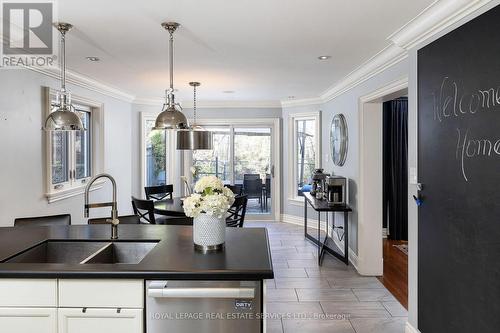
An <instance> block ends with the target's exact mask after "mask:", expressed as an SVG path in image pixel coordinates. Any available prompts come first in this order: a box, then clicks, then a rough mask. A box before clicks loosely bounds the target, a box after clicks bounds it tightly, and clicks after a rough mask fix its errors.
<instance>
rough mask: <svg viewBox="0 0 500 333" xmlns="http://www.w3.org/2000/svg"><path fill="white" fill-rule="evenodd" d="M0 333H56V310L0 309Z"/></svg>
mask: <svg viewBox="0 0 500 333" xmlns="http://www.w3.org/2000/svg"><path fill="white" fill-rule="evenodd" d="M0 332H2V333H34V332H36V333H57V309H56V308H0Z"/></svg>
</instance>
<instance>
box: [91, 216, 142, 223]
mask: <svg viewBox="0 0 500 333" xmlns="http://www.w3.org/2000/svg"><path fill="white" fill-rule="evenodd" d="M118 220H120V224H141V219H140V218H139V216H137V215H124V216H118ZM87 223H88V224H110V223H111V221H110V219H109V217H100V218H92V219H88V220H87Z"/></svg>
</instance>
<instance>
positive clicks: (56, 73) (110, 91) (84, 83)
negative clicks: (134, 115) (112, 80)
mask: <svg viewBox="0 0 500 333" xmlns="http://www.w3.org/2000/svg"><path fill="white" fill-rule="evenodd" d="M25 68H26V69H29V70H31V71H33V72H36V73H40V74H43V75H46V76H48V77H51V78H54V79H59V78H60V76H61V74H60V73H61V70H60V69H59V68H58V67H51V68H42V67H29V66H26V67H25ZM66 82H67V83H69V84H72V85H75V86H78V87H81V88H84V89H88V90H91V91H95V92H97V93H100V94H103V95H106V96H109V97H113V98H116V99H119V100H121V101H124V102H128V103H131V102H132V101H133V100H134V99H135V96H134V95H131V94H129V93H126V92H124V91H122V90H120V89H118V88H115V87H112V86H110V85H108V84H105V83H102V82H99V81H97V80H94V79H92V78H89V77H87V76H84V75H82V74H79V73H76V72H73V71H68V70H66Z"/></svg>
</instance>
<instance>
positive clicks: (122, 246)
mask: <svg viewBox="0 0 500 333" xmlns="http://www.w3.org/2000/svg"><path fill="white" fill-rule="evenodd" d="M158 242H159V241H156V240H155V241H140V242H137V241H112V242H106V241H87V240H72V241H59V240H47V241H45V242H43V243H40V244H38V245H36V246H34V247H32V248H30V249H28V250H26V251H23V252H21V253H19V254H16V255H15V256H14V257H12V258H10V259H8V260H6V261H4V262H6V263H31V264H39V263H48V264H138V263H140V262H141V261H142V259H144V257H145V256H146V255H147V254H148V253H149V252H151V250H153V248H154V247H155V246H156V244H158Z"/></svg>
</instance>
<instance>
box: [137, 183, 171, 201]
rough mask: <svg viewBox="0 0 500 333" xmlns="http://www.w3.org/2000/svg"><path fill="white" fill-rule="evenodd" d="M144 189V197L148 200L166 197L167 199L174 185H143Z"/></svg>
mask: <svg viewBox="0 0 500 333" xmlns="http://www.w3.org/2000/svg"><path fill="white" fill-rule="evenodd" d="M144 191H145V192H146V199H148V200H163V199H165V198H167V197H168V199H172V193H173V192H174V185H172V184H169V185H158V186H146V187H144Z"/></svg>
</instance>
